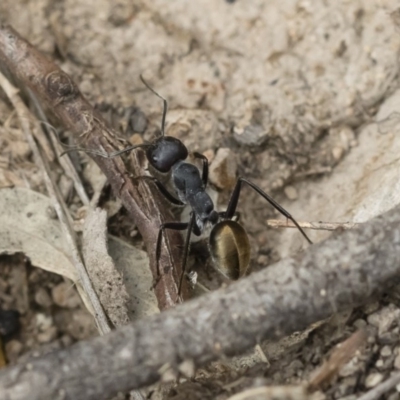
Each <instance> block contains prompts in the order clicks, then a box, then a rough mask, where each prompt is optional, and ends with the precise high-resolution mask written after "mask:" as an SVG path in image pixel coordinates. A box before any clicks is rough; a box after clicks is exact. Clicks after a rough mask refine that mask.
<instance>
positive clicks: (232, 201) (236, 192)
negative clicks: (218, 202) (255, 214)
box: [225, 178, 312, 244]
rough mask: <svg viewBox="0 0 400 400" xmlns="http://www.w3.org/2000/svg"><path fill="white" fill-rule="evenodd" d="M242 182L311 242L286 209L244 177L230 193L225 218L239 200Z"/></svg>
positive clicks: (232, 212)
mask: <svg viewBox="0 0 400 400" xmlns="http://www.w3.org/2000/svg"><path fill="white" fill-rule="evenodd" d="M242 182H244V183H247V184H248V185H249V186H250V187H251V188H252V189H254V190H255V191H256V192H257V193H258V194H259V195H260V196H261V197H263V198H264V199H265V200H267V201H268V203H269V204H271V205H272V206H273V207H274V208H275V209H276V210H278V211H279V212H280V213H281V214H282V215H284V216H285V217H286V218H287V219H289V220H291V221H292V222H293V223H294V224H295V225H296V227H297V229H298V230H299V231H300V232H301V234H302V235H303V236H304V238H305V239H306V240H307V242H308V243H310V244H312V241H311V240H310V238H309V237H308V236H307V235H306V233H305V232H304V231H303V229H302V228H301V226H300V225H299V224H298V223H297V221H296V220H295V219H294V218H293V217H292V216H291V214H290V213H289V212H288V211H286V210H285V209H284V208H283V207H282V206H281V205H280V204H279V203H277V202H276V201H275V200H274V199H273V198H272V197H271V196H270V195H268V194H267V193H265V192H264V191H263V190H262V189H261V188H259V187H258V186H257V185H255V184H254V183H252V182H250V181H249V180H247V179H246V178H239V179H238V180H237V182H236V185H235V188H234V189H233V192H232V194H231V198H230V200H229V203H228V207H227V209H226V212H225V218H229V219H231V218H232V217H233V215H234V214H235V211H236V207H237V203H238V201H239V196H240V189H241V187H242Z"/></svg>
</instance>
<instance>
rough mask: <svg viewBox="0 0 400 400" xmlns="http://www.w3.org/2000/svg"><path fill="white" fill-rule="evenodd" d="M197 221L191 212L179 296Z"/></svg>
mask: <svg viewBox="0 0 400 400" xmlns="http://www.w3.org/2000/svg"><path fill="white" fill-rule="evenodd" d="M195 220H196V215H195V213H194V212H191V213H190V220H189V224H188V228H187V232H186V239H185V247H184V249H183V260H182V273H181V278H180V279H179V288H178V295H180V294H181V290H182V284H183V277H184V276H185V272H186V263H187V258H188V254H189V245H190V236H191V234H192V230H193V227H194V223H195Z"/></svg>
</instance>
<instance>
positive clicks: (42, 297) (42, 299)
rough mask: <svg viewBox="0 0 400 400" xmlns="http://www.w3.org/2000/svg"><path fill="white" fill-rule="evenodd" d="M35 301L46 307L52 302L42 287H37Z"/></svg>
mask: <svg viewBox="0 0 400 400" xmlns="http://www.w3.org/2000/svg"><path fill="white" fill-rule="evenodd" d="M35 302H36V303H37V304H38V305H39V306H42V307H45V308H48V307H50V306H51V305H52V304H53V301H52V300H51V297H50V295H49V294H48V292H47V290H46V289H45V288H43V287H41V288H39V289H38V290H37V291H36V293H35Z"/></svg>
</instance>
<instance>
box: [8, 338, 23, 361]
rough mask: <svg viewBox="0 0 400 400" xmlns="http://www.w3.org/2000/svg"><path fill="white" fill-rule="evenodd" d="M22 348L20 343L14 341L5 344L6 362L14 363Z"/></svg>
mask: <svg viewBox="0 0 400 400" xmlns="http://www.w3.org/2000/svg"><path fill="white" fill-rule="evenodd" d="M23 347H24V346H23V345H22V343H21V342H20V341H18V340H15V339H12V340H9V341H8V342H7V343H6V344H5V351H6V355H7V359H8V361H9V362H14V361H15V360H17V358H18V356H19V355H20V354H21V352H22V349H23Z"/></svg>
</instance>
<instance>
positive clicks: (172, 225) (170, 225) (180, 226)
mask: <svg viewBox="0 0 400 400" xmlns="http://www.w3.org/2000/svg"><path fill="white" fill-rule="evenodd" d="M194 223H195V214H194V213H193V212H192V213H190V221H189V223H187V222H166V223H164V224H162V225H161V226H160V230H159V231H158V236H157V245H156V265H157V275H158V279H159V277H161V271H160V265H159V262H160V256H161V241H162V237H163V234H164V232H165V230H166V229H173V230H175V231H184V230H185V229H187V233H186V239H185V245H184V250H183V260H182V273H181V277H180V279H179V288H178V294H179V295H180V294H181V290H182V283H183V277H184V275H185V270H186V263H187V258H188V254H189V245H190V236H191V233H192V230H193V226H194ZM156 284H157V283H156Z"/></svg>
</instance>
